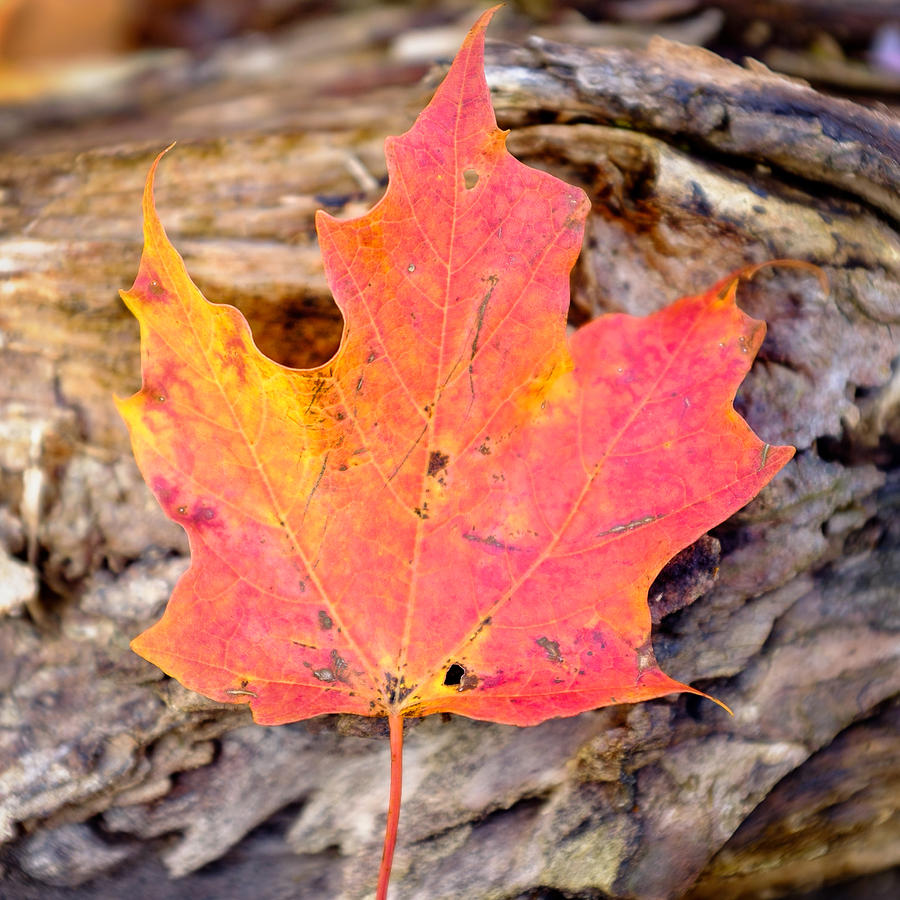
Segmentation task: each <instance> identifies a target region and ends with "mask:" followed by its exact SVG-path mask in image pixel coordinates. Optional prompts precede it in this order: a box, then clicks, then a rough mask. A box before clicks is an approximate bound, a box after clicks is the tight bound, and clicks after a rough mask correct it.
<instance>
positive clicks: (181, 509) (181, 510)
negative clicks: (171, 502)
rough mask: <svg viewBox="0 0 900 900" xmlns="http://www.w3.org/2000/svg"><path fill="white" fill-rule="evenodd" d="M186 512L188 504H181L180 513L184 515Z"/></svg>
mask: <svg viewBox="0 0 900 900" xmlns="http://www.w3.org/2000/svg"><path fill="white" fill-rule="evenodd" d="M186 512H187V507H186V506H179V507H178V513H179V515H182V516H183V515H184V514H185V513H186Z"/></svg>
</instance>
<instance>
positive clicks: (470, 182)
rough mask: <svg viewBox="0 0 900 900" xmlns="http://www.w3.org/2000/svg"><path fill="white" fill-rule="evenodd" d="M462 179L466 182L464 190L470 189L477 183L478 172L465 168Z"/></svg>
mask: <svg viewBox="0 0 900 900" xmlns="http://www.w3.org/2000/svg"><path fill="white" fill-rule="evenodd" d="M463 181H464V182H465V183H466V190H467V191H471V190H472V188H473V187H475V185H476V184H478V173H477V172H476V171H475V170H474V169H466V171H465V172H463Z"/></svg>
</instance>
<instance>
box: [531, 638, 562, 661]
mask: <svg viewBox="0 0 900 900" xmlns="http://www.w3.org/2000/svg"><path fill="white" fill-rule="evenodd" d="M535 643H536V644H537V645H538V647H543V648H544V653H546V654H547V659H549V660H550V662H562V661H563V658H562V654H561V653H560V652H559V643H558V642H557V641H551V640H550V638H548V637H539V638H537V639H536V640H535Z"/></svg>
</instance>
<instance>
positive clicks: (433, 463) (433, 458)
mask: <svg viewBox="0 0 900 900" xmlns="http://www.w3.org/2000/svg"><path fill="white" fill-rule="evenodd" d="M449 462H450V457H449V456H447V454H446V453H441V451H440V450H432V451H431V455H430V456H429V457H428V474H429V475H431V477H432V478H433V477H434V476H435V475H437V474H438V472H440V471H442V470H443V469H446V468H447V463H449Z"/></svg>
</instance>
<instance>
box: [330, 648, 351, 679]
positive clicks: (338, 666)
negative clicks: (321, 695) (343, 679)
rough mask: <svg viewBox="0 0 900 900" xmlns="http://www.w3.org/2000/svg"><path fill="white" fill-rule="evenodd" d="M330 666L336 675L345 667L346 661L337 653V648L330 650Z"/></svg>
mask: <svg viewBox="0 0 900 900" xmlns="http://www.w3.org/2000/svg"><path fill="white" fill-rule="evenodd" d="M331 666H332V668H333V669H334V671H335V673H336V674H337V676H338V677H340V674H341V672H343V671H344V669H346V668H347V661H346V660H345V659H344V658H343V657H342V656H340V655H339V654H338V652H337V650H332V651H331Z"/></svg>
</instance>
